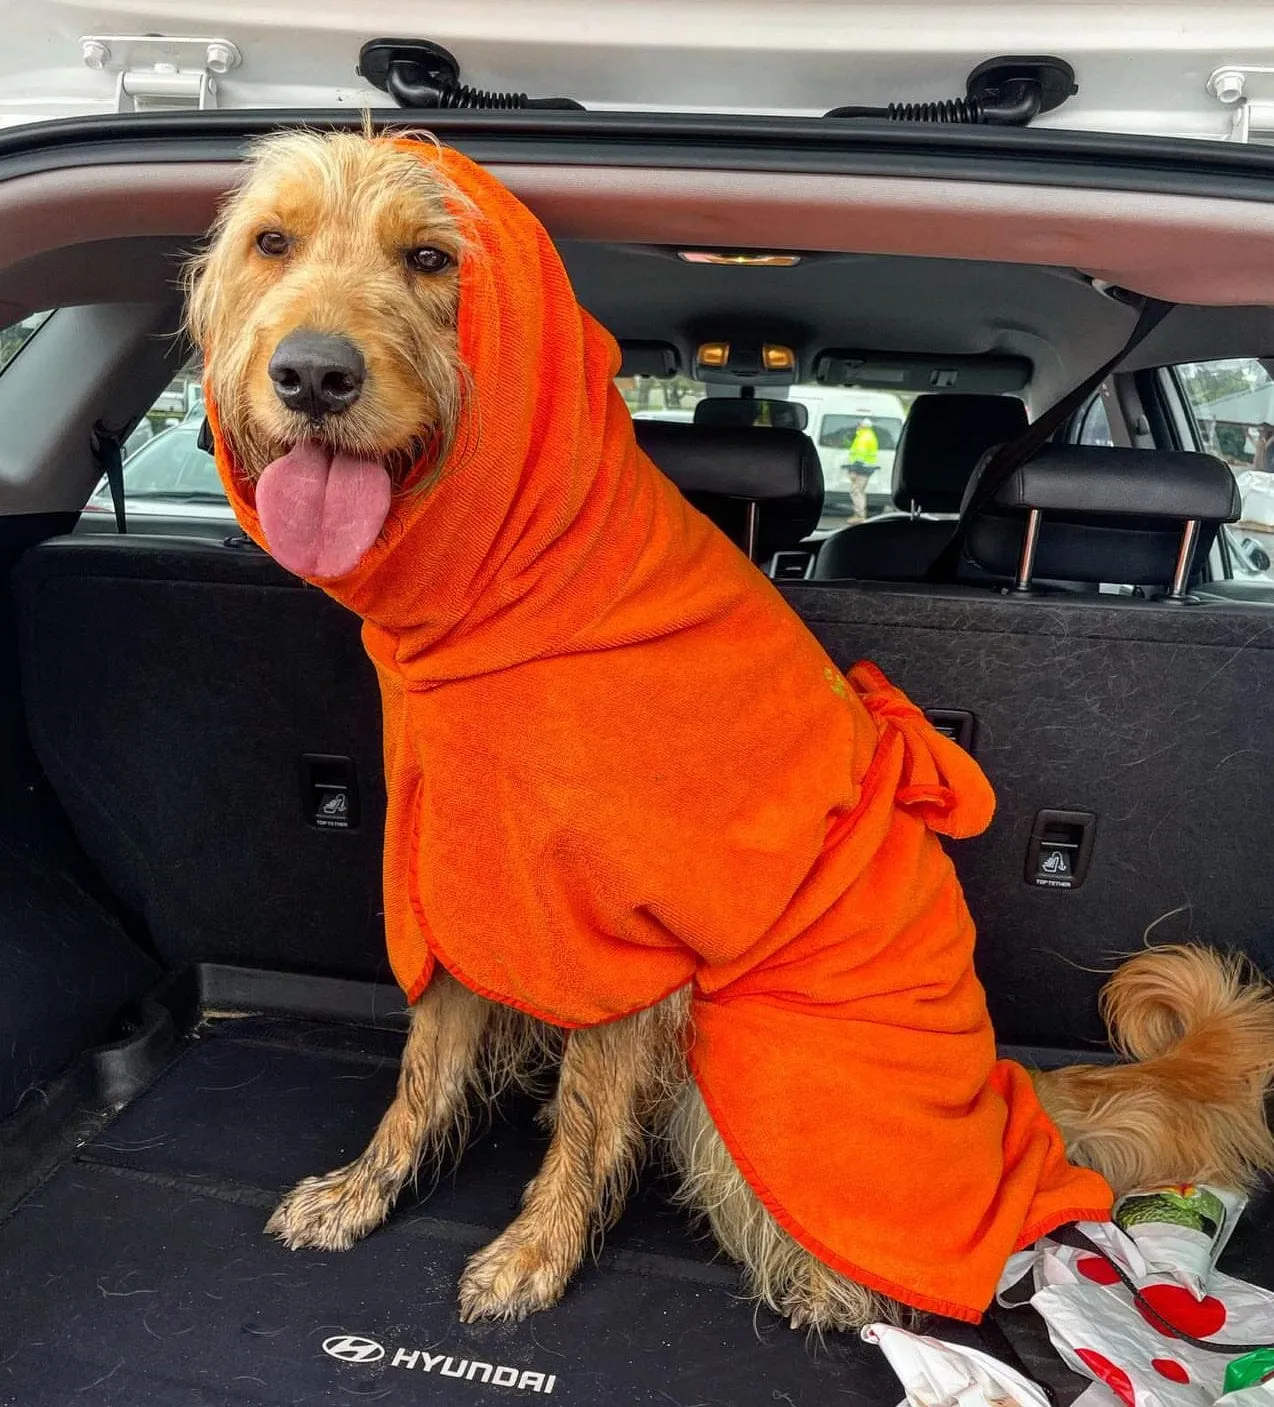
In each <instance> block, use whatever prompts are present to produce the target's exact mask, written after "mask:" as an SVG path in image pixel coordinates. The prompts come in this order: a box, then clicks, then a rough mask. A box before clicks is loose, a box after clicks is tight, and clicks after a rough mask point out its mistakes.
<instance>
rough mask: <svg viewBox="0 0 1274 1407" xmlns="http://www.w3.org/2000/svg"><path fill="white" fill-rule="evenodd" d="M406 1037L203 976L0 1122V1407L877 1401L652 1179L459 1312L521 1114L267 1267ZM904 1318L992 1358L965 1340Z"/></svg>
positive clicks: (375, 1102) (526, 1125)
mask: <svg viewBox="0 0 1274 1407" xmlns="http://www.w3.org/2000/svg"><path fill="white" fill-rule="evenodd" d="M245 1012H246V1013H250V1014H242V1013H245ZM403 1025H404V1019H403V1012H402V1003H401V998H400V997H399V995H398V994H397V992H396V991H395V990H394V989H391V988H386V987H379V986H373V985H371V984H361V983H354V982H341V981H335V980H332V979H322V978H313V977H300V976H297V977H283V976H279V975H275V974H265V973H254V972H247V971H244V970H242V969H236V968H225V967H211V966H205V967H201V968H199V969H196V970H195V971H194V972H193V973H190V974H187V975H186V976H185V977H184V978H182V979H180V980H179V981H177V982H175V983H173V984H171V985H170V986H169V988H168V989H167V990H166V991H163V992H161V993H160V1000H159V1001H158V1002H152V1003H148V1004H147V1009H146V1015H145V1017H144V1019H143V1020H142V1021H141V1022H140V1023H139V1029H138V1030H137V1033H136V1034H135V1035H134V1037H133V1038H132V1039H131V1040H130V1041H127V1042H122V1043H119V1044H117V1045H116V1046H114V1047H111V1048H108V1049H106V1050H105V1051H104V1052H97V1053H90V1055H89V1056H88V1057H86V1058H85V1060H84V1061H83V1062H82V1063H81V1067H80V1068H79V1070H78V1071H75V1072H73V1073H72V1075H71V1076H70V1077H68V1080H67V1081H65V1082H64V1083H63V1085H62V1086H61V1087H60V1089H59V1090H54V1091H52V1092H51V1096H50V1100H49V1103H48V1105H47V1106H46V1107H45V1109H44V1110H43V1111H41V1112H37V1113H36V1114H35V1115H34V1116H33V1115H32V1114H31V1112H30V1110H29V1109H28V1110H27V1111H25V1112H24V1114H23V1115H20V1116H19V1122H22V1121H24V1122H23V1123H22V1127H21V1128H20V1129H19V1128H18V1124H17V1123H15V1122H14V1121H11V1122H10V1125H9V1126H8V1127H7V1128H4V1129H0V1214H2V1213H4V1212H8V1215H7V1216H5V1217H3V1219H0V1323H3V1326H4V1333H3V1336H0V1403H3V1404H6V1407H7V1404H15V1407H16V1404H22V1407H42V1404H66V1403H76V1404H93V1403H120V1404H125V1403H126V1404H130V1405H131V1407H149V1404H155V1407H159V1404H163V1407H184V1405H185V1404H190V1405H191V1407H193V1405H194V1404H200V1407H205V1404H220V1403H233V1404H249V1403H252V1404H283V1403H289V1404H301V1403H310V1404H318V1403H343V1404H347V1403H349V1402H350V1401H351V1400H354V1401H358V1400H366V1401H374V1402H391V1403H403V1404H409V1403H452V1402H454V1403H457V1404H464V1403H474V1404H481V1403H483V1402H488V1401H495V1400H505V1401H509V1400H523V1401H532V1400H536V1399H537V1398H540V1397H543V1396H551V1397H552V1398H553V1399H554V1400H557V1401H561V1402H563V1403H587V1404H598V1405H599V1407H600V1404H607V1407H609V1404H627V1403H634V1404H637V1403H643V1404H644V1403H650V1404H661V1405H664V1404H668V1403H674V1404H689V1403H694V1404H705V1407H706V1404H729V1407H753V1404H755V1405H756V1407H762V1404H764V1407H774V1404H788V1407H806V1404H809V1407H813V1404H824V1403H829V1402H845V1403H851V1404H854V1403H863V1404H872V1407H889V1405H890V1404H892V1403H895V1402H896V1401H897V1400H898V1398H899V1396H900V1395H901V1394H900V1389H899V1387H898V1384H897V1383H896V1381H895V1380H894V1378H893V1376H892V1374H891V1372H890V1370H889V1369H888V1367H887V1366H886V1364H885V1362H884V1359H883V1357H882V1356H881V1355H880V1353H879V1351H878V1350H877V1349H875V1348H872V1347H869V1346H867V1345H865V1344H863V1343H861V1342H859V1341H858V1340H857V1339H856V1338H855V1337H853V1336H849V1335H845V1336H840V1335H837V1336H833V1337H832V1338H831V1339H829V1340H828V1342H826V1343H824V1344H819V1343H816V1342H811V1341H810V1340H808V1339H807V1338H806V1336H805V1335H803V1334H794V1333H792V1332H791V1331H790V1330H789V1329H788V1328H786V1327H785V1326H784V1325H783V1324H781V1323H780V1322H779V1321H778V1320H777V1319H776V1318H775V1317H774V1316H772V1315H770V1314H768V1313H767V1312H764V1311H760V1312H757V1311H754V1309H753V1307H752V1306H751V1305H750V1304H748V1303H747V1302H746V1301H744V1300H743V1299H742V1298H741V1297H740V1296H739V1294H738V1281H737V1278H736V1275H735V1272H734V1270H733V1268H732V1267H731V1266H729V1265H728V1264H726V1263H724V1262H723V1261H720V1260H718V1259H715V1258H714V1256H713V1253H712V1250H711V1247H710V1246H709V1245H707V1244H706V1243H705V1242H704V1240H703V1239H702V1238H700V1237H698V1236H696V1235H695V1234H694V1233H693V1232H692V1230H691V1229H690V1228H689V1227H688V1225H687V1224H686V1222H685V1221H684V1219H683V1218H682V1217H681V1216H680V1214H678V1213H677V1212H675V1211H674V1210H673V1209H672V1208H671V1207H670V1206H669V1204H668V1201H667V1198H666V1195H665V1193H666V1188H665V1187H663V1186H662V1185H661V1183H662V1179H661V1176H660V1174H658V1173H657V1172H652V1173H651V1174H649V1175H648V1176H647V1177H646V1178H645V1180H644V1183H643V1187H642V1189H641V1192H640V1193H639V1195H638V1196H636V1197H635V1198H634V1199H633V1204H632V1206H631V1207H630V1209H629V1211H628V1212H627V1213H626V1214H625V1216H624V1218H623V1220H622V1221H621V1223H620V1225H619V1226H618V1227H617V1228H616V1229H615V1230H614V1231H613V1232H612V1233H611V1234H610V1235H609V1236H608V1237H607V1240H606V1244H605V1248H604V1249H603V1251H602V1252H601V1254H600V1256H599V1258H598V1260H597V1261H596V1262H595V1263H590V1264H588V1265H587V1266H586V1267H585V1268H584V1269H583V1271H582V1272H581V1273H580V1275H579V1276H578V1278H577V1280H576V1281H575V1283H574V1284H573V1286H572V1287H571V1289H570V1291H569V1292H568V1294H567V1296H566V1298H565V1300H564V1301H563V1302H562V1304H561V1305H560V1306H558V1307H557V1308H556V1309H554V1310H552V1311H550V1312H548V1313H547V1314H541V1315H538V1316H535V1317H534V1318H533V1319H531V1320H528V1321H527V1322H526V1323H524V1324H521V1325H512V1326H504V1325H482V1326H466V1325H462V1324H460V1323H459V1322H458V1321H457V1319H456V1315H455V1309H454V1300H455V1284H456V1279H457V1276H458V1275H459V1272H460V1269H461V1267H462V1265H463V1264H464V1261H465V1258H466V1257H467V1256H468V1255H469V1254H470V1253H471V1252H472V1251H474V1250H476V1249H477V1248H478V1247H480V1246H481V1245H483V1244H485V1242H486V1241H487V1240H489V1239H490V1237H491V1236H492V1235H493V1234H494V1233H495V1232H496V1231H498V1230H499V1229H500V1228H501V1226H502V1225H504V1224H505V1223H506V1222H507V1220H508V1219H509V1218H510V1217H511V1216H512V1214H513V1212H514V1210H515V1208H516V1205H517V1200H518V1196H519V1193H520V1191H521V1188H522V1186H523V1185H524V1183H525V1182H526V1180H527V1179H528V1178H529V1177H530V1175H531V1174H532V1172H533V1170H534V1168H535V1165H536V1161H537V1158H538V1156H539V1153H540V1150H541V1148H542V1146H543V1137H544V1136H543V1134H542V1133H540V1132H539V1131H538V1130H537V1129H536V1127H535V1125H534V1122H533V1120H532V1108H531V1106H530V1104H529V1103H527V1102H521V1103H519V1102H516V1101H515V1102H514V1103H513V1104H512V1105H511V1106H510V1107H509V1108H507V1109H506V1110H505V1111H504V1112H503V1113H502V1114H501V1115H500V1116H499V1117H498V1118H497V1119H496V1121H495V1122H494V1124H493V1125H492V1126H491V1127H490V1128H489V1129H488V1130H487V1131H486V1132H485V1133H484V1134H483V1135H482V1136H481V1138H480V1139H479V1140H478V1141H477V1142H476V1143H475V1145H474V1146H473V1147H472V1148H471V1149H470V1151H469V1153H468V1155H467V1156H466V1158H465V1159H464V1161H463V1163H462V1165H461V1167H460V1170H459V1173H458V1175H455V1176H452V1175H450V1174H449V1175H447V1176H445V1177H444V1178H443V1179H442V1180H441V1181H440V1183H439V1184H438V1186H437V1188H436V1189H435V1190H434V1191H433V1192H432V1195H428V1188H427V1187H425V1186H423V1185H422V1188H421V1189H420V1191H421V1195H419V1196H417V1195H415V1194H412V1195H408V1196H407V1197H406V1198H405V1199H404V1202H403V1204H402V1205H401V1206H400V1207H399V1209H398V1211H397V1213H396V1214H395V1215H394V1217H393V1218H392V1219H391V1221H390V1222H389V1224H388V1225H387V1226H386V1227H385V1228H384V1229H383V1230H381V1231H380V1232H378V1233H376V1234H375V1235H374V1236H372V1237H370V1238H369V1239H368V1240H366V1241H364V1242H362V1243H361V1244H360V1245H358V1246H356V1247H355V1248H354V1249H353V1250H351V1251H349V1252H346V1253H344V1254H340V1255H337V1254H322V1253H318V1252H308V1251H307V1252H289V1251H287V1250H285V1249H284V1248H283V1247H281V1246H280V1245H278V1244H277V1243H276V1242H274V1241H273V1240H271V1239H270V1238H267V1237H266V1236H264V1235H263V1234H262V1225H263V1223H264V1220H265V1217H266V1215H267V1213H268V1210H269V1209H270V1208H271V1207H272V1206H273V1205H274V1203H275V1201H276V1200H277V1198H278V1195H279V1193H280V1192H281V1191H282V1190H283V1189H285V1188H286V1187H288V1186H289V1185H291V1184H292V1183H293V1182H294V1181H296V1180H297V1179H298V1178H300V1177H302V1176H304V1175H306V1174H308V1173H314V1172H320V1171H324V1170H326V1169H328V1168H331V1167H334V1166H336V1165H338V1164H339V1163H341V1162H343V1161H345V1160H347V1159H349V1158H350V1157H352V1156H353V1155H354V1154H356V1153H357V1152H358V1151H359V1149H360V1148H361V1147H362V1146H363V1144H364V1143H365V1141H366V1139H367V1137H368V1136H369V1134H370V1133H371V1131H372V1129H373V1127H374V1126H375V1123H376V1120H377V1119H378V1117H379V1116H380V1114H381V1113H382V1112H383V1110H384V1108H385V1106H386V1104H387V1102H388V1100H389V1097H390V1094H391V1091H392V1088H393V1082H394V1076H395V1070H396V1066H397V1058H398V1054H399V1051H400V1049H401V1043H402V1028H403ZM180 1031H184V1032H185V1033H186V1034H185V1035H178V1034H177V1032H180ZM95 1098H96V1101H97V1106H96V1108H94V1107H93V1106H94V1099H95ZM121 1102H122V1104H123V1107H122V1108H121V1109H120V1111H119V1112H118V1113H117V1114H115V1115H114V1116H113V1117H110V1116H109V1111H108V1110H107V1109H106V1108H105V1107H104V1106H108V1105H118V1104H120V1103H121ZM19 1134H20V1137H19V1136H17V1135H19ZM59 1140H61V1144H62V1146H61V1147H59ZM50 1168H51V1170H50ZM41 1174H43V1175H44V1178H43V1181H40V1182H38V1183H37V1184H36V1185H35V1186H34V1187H32V1188H29V1190H27V1191H26V1194H25V1196H22V1195H21V1194H22V1182H23V1178H24V1176H25V1178H26V1181H27V1182H28V1183H30V1182H31V1181H32V1179H33V1178H34V1177H36V1176H38V1175H41ZM15 1200H16V1206H15V1205H13V1204H14V1202H15ZM1263 1210H1264V1211H1265V1213H1266V1215H1265V1216H1264V1217H1261V1218H1257V1219H1256V1221H1255V1222H1254V1223H1253V1224H1250V1225H1249V1226H1248V1228H1247V1235H1246V1236H1244V1237H1243V1238H1241V1240H1242V1242H1243V1243H1244V1244H1246V1245H1247V1248H1248V1250H1247V1254H1246V1256H1243V1255H1238V1256H1236V1255H1231V1256H1230V1257H1229V1258H1228V1263H1229V1267H1230V1268H1231V1269H1232V1270H1233V1271H1234V1273H1236V1274H1244V1273H1245V1271H1246V1273H1247V1275H1248V1276H1249V1278H1255V1277H1254V1276H1253V1272H1254V1271H1255V1268H1256V1264H1257V1262H1259V1261H1260V1260H1261V1259H1262V1257H1261V1255H1260V1254H1259V1245H1258V1244H1257V1243H1258V1242H1262V1241H1263V1242H1264V1244H1266V1245H1268V1244H1269V1235H1268V1233H1269V1231H1270V1227H1269V1224H1268V1208H1264V1209H1263ZM1242 1262H1246V1264H1244V1263H1242ZM926 1327H927V1328H928V1329H929V1331H931V1332H936V1333H939V1334H941V1335H943V1336H945V1337H952V1338H956V1339H960V1340H962V1341H965V1342H969V1343H974V1344H980V1345H981V1346H982V1347H984V1348H986V1349H988V1350H989V1351H991V1352H999V1353H1002V1352H1003V1345H1002V1343H1001V1342H1000V1341H998V1340H996V1339H993V1338H990V1337H986V1336H984V1335H983V1334H982V1333H981V1331H978V1330H974V1329H970V1328H967V1327H964V1326H960V1325H955V1324H951V1323H948V1322H945V1321H937V1320H929V1321H926ZM1007 1328H1008V1332H1009V1334H1010V1335H1011V1337H1012V1339H1013V1342H1014V1343H1015V1345H1016V1347H1017V1351H1018V1352H1019V1353H1020V1355H1021V1359H1022V1361H1023V1362H1024V1363H1025V1364H1026V1365H1028V1366H1029V1368H1030V1370H1031V1371H1032V1372H1035V1373H1038V1374H1039V1375H1040V1376H1042V1377H1045V1378H1046V1379H1048V1380H1050V1381H1051V1382H1052V1383H1053V1384H1054V1386H1055V1387H1056V1389H1057V1390H1058V1395H1059V1400H1060V1401H1061V1402H1069V1401H1070V1400H1071V1399H1072V1398H1073V1397H1074V1396H1075V1395H1076V1393H1077V1392H1078V1391H1079V1390H1080V1389H1081V1388H1082V1387H1083V1386H1084V1384H1083V1383H1081V1382H1080V1381H1079V1379H1077V1378H1074V1377H1072V1376H1071V1375H1069V1374H1068V1373H1067V1372H1066V1371H1065V1370H1064V1369H1062V1368H1061V1366H1060V1360H1058V1359H1057V1357H1056V1355H1055V1354H1054V1353H1053V1351H1052V1350H1051V1348H1050V1347H1049V1345H1048V1342H1047V1339H1046V1337H1045V1335H1044V1332H1043V1329H1042V1327H1041V1326H1040V1324H1039V1322H1038V1321H1037V1320H1036V1319H1035V1317H1034V1315H1033V1313H1032V1312H1031V1311H1029V1310H1027V1311H1021V1312H1019V1313H1018V1314H1016V1315H1014V1316H1013V1317H1012V1318H1010V1319H1009V1320H1008V1321H1007ZM324 1344H327V1345H328V1350H329V1351H325V1350H324ZM333 1351H334V1352H333ZM334 1353H335V1354H336V1355H341V1354H344V1355H345V1357H344V1359H342V1358H341V1357H340V1356H334ZM475 1364H476V1365H477V1366H476V1367H475V1366H474V1365H475ZM497 1370H502V1371H497ZM528 1374H529V1375H531V1376H524V1375H528ZM536 1375H540V1376H536ZM484 1379H486V1380H487V1381H484ZM511 1379H515V1382H513V1383H512V1384H511V1385H507V1386H505V1385H499V1386H498V1385H497V1383H500V1384H509V1383H510V1380H511Z"/></svg>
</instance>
